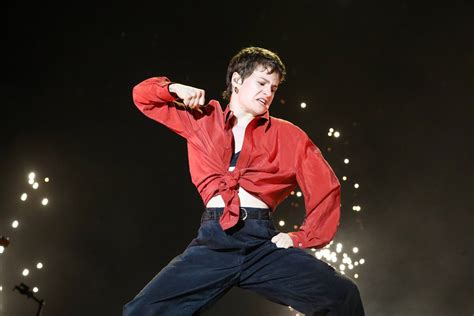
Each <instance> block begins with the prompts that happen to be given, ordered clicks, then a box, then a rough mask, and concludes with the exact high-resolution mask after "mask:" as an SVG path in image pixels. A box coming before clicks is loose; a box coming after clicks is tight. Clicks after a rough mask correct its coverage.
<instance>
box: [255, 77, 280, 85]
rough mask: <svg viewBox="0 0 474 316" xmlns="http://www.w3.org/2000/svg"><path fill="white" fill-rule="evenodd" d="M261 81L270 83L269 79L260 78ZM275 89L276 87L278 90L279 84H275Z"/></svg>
mask: <svg viewBox="0 0 474 316" xmlns="http://www.w3.org/2000/svg"><path fill="white" fill-rule="evenodd" d="M258 78H259V79H262V80H263V81H265V82H267V83H270V81H268V80H267V79H265V78H263V77H260V76H258ZM273 87H276V88H278V85H277V84H274V85H273Z"/></svg>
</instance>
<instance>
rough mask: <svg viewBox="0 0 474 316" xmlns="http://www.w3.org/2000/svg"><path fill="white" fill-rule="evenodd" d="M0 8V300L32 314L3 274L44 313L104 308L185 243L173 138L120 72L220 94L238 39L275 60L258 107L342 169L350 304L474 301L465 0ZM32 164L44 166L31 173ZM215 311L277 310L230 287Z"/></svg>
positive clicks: (180, 157)
mask: <svg viewBox="0 0 474 316" xmlns="http://www.w3.org/2000/svg"><path fill="white" fill-rule="evenodd" d="M4 16H6V20H5V21H6V24H7V25H6V27H5V28H4V30H5V33H4V40H3V56H4V57H3V67H2V69H3V71H2V82H3V84H2V100H3V101H2V103H3V104H2V110H1V112H0V113H1V114H0V117H1V120H0V123H1V129H2V133H1V138H0V140H1V142H0V176H1V182H0V183H1V184H0V235H5V236H9V237H10V240H11V244H10V246H9V247H8V248H7V249H6V251H5V252H4V253H3V254H2V255H0V273H1V275H0V277H1V279H0V285H2V286H3V291H2V292H0V302H3V307H2V308H3V311H1V312H0V313H2V315H5V316H11V315H15V316H23V315H34V313H35V310H36V304H35V303H34V301H33V300H31V299H30V300H28V299H27V298H26V297H25V296H22V295H20V294H19V293H18V292H17V291H12V288H13V287H14V285H16V284H19V283H20V282H25V283H27V284H28V285H30V286H38V287H39V289H40V291H39V292H38V293H37V296H38V297H40V298H44V299H45V301H46V306H45V308H44V313H43V315H45V316H48V315H71V316H73V315H120V313H121V309H122V306H123V305H124V304H125V303H126V302H127V301H129V300H131V299H132V298H133V296H134V295H136V294H137V293H138V291H139V290H140V289H141V288H142V287H143V286H144V285H145V284H146V283H148V281H149V280H151V278H152V277H153V276H154V275H155V274H156V273H157V272H158V271H159V270H160V269H161V268H162V267H163V266H164V265H166V264H167V263H168V262H169V261H170V260H171V259H172V258H173V257H174V256H176V255H178V254H179V253H180V252H182V251H183V250H184V248H185V247H186V245H187V244H188V243H189V242H190V240H191V239H192V238H194V236H195V234H196V231H197V229H198V226H199V219H200V216H201V211H202V208H203V206H202V202H201V200H200V197H199V195H198V193H197V191H196V189H195V188H194V186H193V185H192V183H191V179H190V175H189V171H188V165H187V153H186V144H185V141H184V140H183V139H181V138H180V137H179V136H177V135H175V134H173V133H172V132H170V131H169V130H167V129H166V128H165V127H163V126H160V125H159V124H156V123H155V122H153V121H152V120H149V119H147V118H146V117H145V116H143V115H142V114H141V113H140V112H139V111H138V110H137V109H136V108H135V106H134V105H133V103H132V99H131V89H132V87H133V86H134V85H135V84H137V83H138V82H140V81H142V80H144V79H146V78H148V77H152V76H157V75H166V76H168V77H169V78H171V80H173V81H175V82H180V83H184V84H188V85H192V86H197V87H200V88H203V89H205V90H206V95H207V96H208V98H214V99H218V100H221V99H220V93H221V91H222V90H223V89H224V88H225V71H226V67H227V63H228V61H229V59H230V58H231V57H232V56H233V55H234V54H235V53H236V52H237V51H238V50H240V49H241V48H243V47H246V46H251V45H254V46H261V47H265V48H268V49H271V50H273V51H275V52H277V53H278V54H279V55H280V57H281V58H282V60H283V61H284V62H285V64H286V66H287V72H288V75H287V81H286V82H285V83H284V84H283V85H282V86H281V89H280V90H279V92H278V93H277V96H276V97H275V101H274V103H273V105H272V108H271V110H270V112H271V115H272V116H275V117H280V118H284V119H286V120H289V121H291V122H293V123H294V124H296V125H298V126H300V127H301V128H303V129H304V130H305V131H306V132H307V133H308V134H309V135H310V137H311V138H312V139H313V141H314V142H315V143H316V144H317V145H318V147H320V149H321V150H322V152H323V154H324V156H325V157H326V159H327V160H328V162H329V163H330V164H331V166H332V167H333V169H334V171H335V172H336V174H337V175H338V177H339V178H342V176H344V175H346V176H348V177H349V180H350V181H348V182H343V209H342V218H341V226H340V229H339V231H338V234H337V235H336V240H337V241H342V242H343V243H344V244H347V245H357V246H358V247H359V248H360V255H361V256H362V257H364V258H365V259H366V263H365V265H364V266H360V267H359V268H358V273H359V275H360V277H359V278H358V279H357V281H356V282H357V284H358V286H359V289H360V291H361V294H362V298H363V300H364V304H365V309H366V313H367V315H471V314H472V313H473V312H474V304H473V303H472V302H473V301H472V295H473V293H474V286H473V281H474V277H473V269H472V265H473V259H474V255H473V250H472V249H473V238H472V236H473V234H472V224H473V215H472V211H473V199H472V196H473V193H474V192H473V169H472V159H473V152H472V127H471V126H472V118H473V115H472V114H473V113H472V106H473V94H472V91H473V87H474V85H473V80H472V79H473V76H472V75H473V65H474V56H473V36H472V35H473V32H472V30H473V29H474V28H473V23H472V20H473V10H472V6H471V5H469V4H468V2H467V1H466V2H461V1H445V2H444V3H443V4H436V3H434V2H427V1H426V2H413V1H404V0H401V1H357V0H336V1H290V2H283V1H281V2H278V1H273V2H269V1H268V2H263V3H260V2H257V1H252V2H250V1H249V2H245V1H239V2H228V3H220V2H213V3H212V4H211V3H209V2H205V1H192V2H190V1H184V2H172V1H167V2H166V4H164V2H158V1H157V2H155V3H152V2H148V3H140V2H137V1H135V2H129V3H128V4H126V5H125V4H124V5H120V4H118V3H113V4H109V5H103V6H99V5H97V4H96V5H86V4H85V3H84V2H72V3H68V4H62V5H60V6H57V5H55V6H52V5H48V4H45V3H35V4H27V3H26V2H9V4H8V8H7V9H6V10H5V11H4ZM281 100H284V101H285V102H284V104H283V102H281ZM300 102H306V103H307V104H308V107H307V108H306V109H304V110H303V109H301V108H300V107H299V104H300ZM222 105H223V106H224V105H225V104H222ZM331 127H333V128H335V129H337V130H339V131H340V132H341V133H342V137H341V138H339V139H335V138H330V137H328V136H327V131H328V129H329V128H331ZM328 148H331V151H329V150H328ZM346 157H347V158H350V159H351V162H350V164H349V165H344V164H343V163H342V160H343V159H344V158H346ZM30 171H35V172H36V173H37V175H38V176H39V177H41V178H44V177H45V176H48V177H50V179H51V181H50V183H48V184H44V182H41V183H40V188H39V189H38V190H37V191H33V190H32V189H31V187H30V186H29V185H28V183H27V175H28V173H29V172H30ZM354 181H355V182H358V183H359V184H360V188H359V189H357V190H355V189H354V188H353V186H352V185H353V183H354ZM22 192H29V193H30V197H29V198H28V200H27V201H26V202H21V201H20V199H19V196H20V194H21V193H22ZM43 196H47V197H49V199H50V204H49V205H48V206H47V207H41V206H40V204H39V199H40V198H41V197H43ZM295 199H296V198H295V197H289V198H288V200H286V201H285V202H284V203H283V204H281V205H280V206H279V208H278V209H277V214H278V216H279V218H281V219H285V220H286V221H287V222H288V223H289V224H298V223H300V222H301V220H302V218H303V214H304V208H303V207H302V206H301V205H300V206H299V207H293V206H291V202H292V201H293V202H294V201H295ZM353 204H358V205H361V207H362V211H361V212H358V213H356V212H354V211H352V205H353ZM14 219H18V220H19V221H20V227H19V228H18V229H12V228H11V222H12V221H13V220H14ZM282 230H283V229H282ZM38 261H41V262H43V264H44V265H45V267H44V269H43V270H41V271H38V270H36V269H35V268H34V265H35V264H36V262H38ZM25 267H29V268H30V270H31V273H30V275H29V276H28V277H26V278H25V277H23V276H22V275H21V271H22V270H23V268H25ZM224 314H226V315H293V314H294V313H291V312H290V311H289V310H288V308H287V307H283V306H279V305H276V304H274V303H271V302H269V301H266V300H265V299H263V298H261V297H259V296H257V295H255V294H253V293H248V292H245V291H242V290H240V289H238V288H235V289H233V290H231V292H230V293H228V294H227V295H226V296H225V297H224V298H222V299H221V300H220V301H219V302H217V303H216V305H215V306H213V307H212V308H211V310H210V311H208V313H207V315H224Z"/></svg>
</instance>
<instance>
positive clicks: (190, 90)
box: [168, 83, 205, 113]
mask: <svg viewBox="0 0 474 316" xmlns="http://www.w3.org/2000/svg"><path fill="white" fill-rule="evenodd" d="M168 90H169V91H170V92H171V93H175V94H176V95H177V96H178V98H180V99H182V100H183V103H184V105H186V106H189V107H190V108H191V109H197V110H198V111H199V112H201V113H202V111H201V109H200V108H199V107H200V106H203V105H204V101H205V99H204V97H205V91H204V90H202V89H197V88H194V87H190V86H186V85H184V84H180V83H172V84H170V85H169V86H168Z"/></svg>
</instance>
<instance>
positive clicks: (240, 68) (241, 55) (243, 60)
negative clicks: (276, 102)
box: [222, 47, 286, 100]
mask: <svg viewBox="0 0 474 316" xmlns="http://www.w3.org/2000/svg"><path fill="white" fill-rule="evenodd" d="M259 66H263V67H264V68H266V69H267V70H268V73H273V72H274V71H276V72H277V73H278V75H279V76H280V83H282V82H283V80H285V75H286V69H285V65H284V64H283V63H282V61H281V60H280V57H278V55H277V54H276V53H274V52H272V51H270V50H268V49H265V48H261V47H246V48H243V49H241V50H240V51H239V52H238V53H237V54H236V55H235V56H234V57H232V59H231V60H230V62H229V66H228V67H227V76H226V84H227V89H226V90H225V91H224V92H223V93H222V97H223V98H224V99H225V100H230V96H231V95H232V83H231V80H232V74H233V73H234V72H237V73H238V74H239V75H240V77H241V78H242V80H245V79H246V78H247V77H249V76H250V75H251V74H252V73H253V72H254V70H255V69H256V68H257V67H259Z"/></svg>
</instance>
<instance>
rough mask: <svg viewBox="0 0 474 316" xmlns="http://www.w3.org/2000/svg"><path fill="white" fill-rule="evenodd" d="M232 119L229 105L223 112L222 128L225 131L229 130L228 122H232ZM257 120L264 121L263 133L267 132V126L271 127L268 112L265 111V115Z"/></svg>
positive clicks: (232, 114)
mask: <svg viewBox="0 0 474 316" xmlns="http://www.w3.org/2000/svg"><path fill="white" fill-rule="evenodd" d="M233 117H234V113H233V112H232V111H231V110H230V105H229V104H227V107H226V109H225V111H224V127H225V129H229V128H230V122H231V121H232V118H233ZM257 117H259V120H262V121H264V123H263V125H266V126H265V132H266V131H267V130H268V128H269V126H270V125H271V119H270V112H268V110H266V111H265V113H263V114H261V115H258V116H257Z"/></svg>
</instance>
